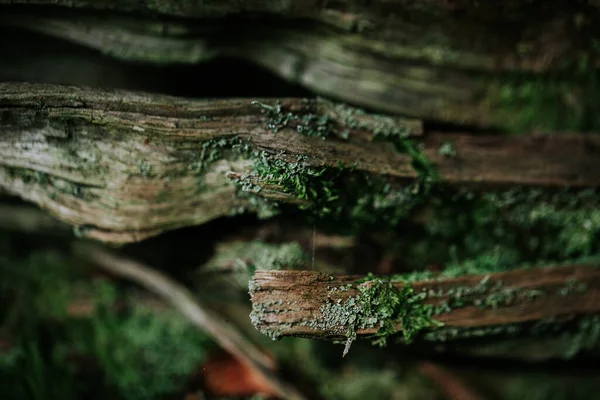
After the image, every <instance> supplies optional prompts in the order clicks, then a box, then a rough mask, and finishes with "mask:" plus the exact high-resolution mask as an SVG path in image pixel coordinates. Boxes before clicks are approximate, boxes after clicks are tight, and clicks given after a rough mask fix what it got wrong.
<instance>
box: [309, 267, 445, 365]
mask: <svg viewBox="0 0 600 400" xmlns="http://www.w3.org/2000/svg"><path fill="white" fill-rule="evenodd" d="M351 287H352V285H349V286H342V287H339V288H338V287H334V288H332V289H331V290H330V292H329V296H333V295H334V294H335V292H336V291H341V292H344V291H348V290H349V289H351ZM357 289H358V294H357V295H356V296H354V297H350V298H348V299H346V300H343V301H342V300H341V299H338V300H333V299H329V300H328V301H327V303H326V304H324V305H323V306H321V313H322V315H323V317H324V319H323V320H321V319H319V320H311V321H307V322H306V324H307V325H309V326H313V327H316V328H319V329H324V330H331V329H332V328H333V329H340V328H343V329H344V330H345V332H340V333H341V334H343V335H345V336H346V337H347V342H346V348H345V350H344V354H346V353H347V352H348V350H349V349H350V346H351V344H352V342H353V341H354V340H355V339H356V331H357V330H359V329H368V328H375V329H376V333H375V334H374V335H373V338H374V343H376V344H379V345H380V346H383V345H385V344H386V338H387V337H388V336H390V335H393V334H395V333H397V332H398V329H397V328H396V324H398V323H400V324H401V325H402V335H403V338H404V341H405V342H406V343H410V342H412V340H413V339H414V338H415V336H416V335H417V333H419V332H420V331H421V330H423V329H426V328H431V327H434V326H440V325H441V324H440V323H439V322H436V321H434V320H433V319H432V317H431V316H432V313H433V307H432V306H430V305H426V304H423V299H424V298H425V296H424V294H422V293H419V294H415V293H414V291H413V289H412V287H411V286H410V284H407V285H405V286H404V287H403V288H401V289H399V288H397V287H395V286H393V285H392V284H391V283H390V282H389V281H384V280H383V279H375V278H373V277H369V278H367V279H366V280H365V281H364V282H362V283H361V284H360V285H359V286H358V288H357Z"/></svg>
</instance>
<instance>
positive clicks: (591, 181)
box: [0, 84, 600, 243]
mask: <svg viewBox="0 0 600 400" xmlns="http://www.w3.org/2000/svg"><path fill="white" fill-rule="evenodd" d="M258 100H260V99H258ZM261 101H262V102H263V103H260V104H262V105H260V104H259V103H254V105H253V104H252V101H251V100H250V99H248V100H242V99H237V100H214V101H210V100H198V101H192V100H185V99H181V98H174V97H163V96H151V95H147V94H136V93H130V92H118V91H115V92H103V91H94V90H88V89H80V88H74V87H64V86H52V85H27V84H2V85H1V86H0V111H1V118H0V127H1V129H2V135H0V154H1V157H0V159H1V161H0V164H1V169H0V187H1V188H2V189H3V190H5V191H7V192H8V193H11V194H14V195H18V196H21V197H22V198H24V199H26V200H28V201H31V202H34V203H36V204H38V205H39V206H41V207H43V208H44V209H46V210H49V211H50V212H51V213H52V214H53V215H54V216H56V217H58V218H59V219H60V220H62V221H65V222H67V223H69V224H71V225H75V226H78V227H79V229H78V232H79V233H81V234H83V235H86V236H89V237H93V238H96V239H99V240H104V241H107V242H114V243H126V242H131V241H137V240H141V239H143V238H146V237H149V236H153V235H156V234H158V233H160V232H164V231H167V230H171V229H175V228H178V227H182V226H190V225H197V224H202V223H204V222H207V221H209V220H212V219H214V218H218V217H221V216H225V215H231V214H235V213H239V212H244V211H250V212H261V211H263V212H272V211H273V207H272V206H273V204H270V205H269V204H266V203H265V200H267V201H271V202H272V201H276V202H278V203H283V204H285V203H288V204H298V205H306V204H309V205H310V203H311V202H314V201H317V202H323V201H325V202H326V203H327V204H325V205H323V204H321V205H320V206H322V207H325V206H326V207H328V208H332V207H333V208H336V209H338V208H339V209H342V210H343V209H344V207H345V205H344V203H343V201H344V199H343V198H337V197H336V196H335V195H334V194H332V193H333V192H331V191H332V190H333V191H335V192H340V191H341V192H343V191H348V192H351V194H352V195H353V197H352V198H354V197H356V196H357V195H359V194H360V193H358V192H356V191H355V190H354V188H353V187H352V186H348V187H346V188H344V185H345V183H344V182H348V181H347V180H343V179H338V180H335V179H334V180H332V175H331V174H327V173H323V171H338V172H340V173H344V174H346V175H348V176H350V177H352V176H355V177H361V179H364V177H370V178H369V179H371V178H373V179H377V180H380V181H381V182H383V183H387V184H388V185H387V186H385V190H384V192H385V196H387V197H388V198H390V196H391V197H393V198H395V197H394V192H393V190H394V188H397V189H398V190H400V188H401V186H400V184H401V183H402V182H401V181H403V180H409V181H412V180H415V179H417V178H419V177H420V176H421V174H422V173H423V172H422V171H419V170H417V169H415V168H414V167H413V162H414V157H415V156H418V157H421V158H422V157H425V158H429V159H430V160H431V161H432V162H433V166H434V167H435V168H437V169H438V170H439V172H440V178H441V179H442V180H443V181H445V182H446V183H449V184H464V183H477V184H484V185H485V184H488V185H490V184H491V185H498V184H514V183H519V184H527V185H538V186H549V185H550V186H564V185H570V186H579V187H582V186H596V185H597V184H598V182H600V175H599V174H600V165H598V163H599V162H600V161H599V160H600V159H599V158H598V157H597V156H596V155H595V153H594V152H593V151H590V149H592V150H593V149H597V148H600V143H599V142H598V140H600V139H598V138H596V137H595V136H587V135H580V136H545V137H507V136H504V137H500V136H495V135H476V136H472V135H445V134H434V133H432V134H428V135H427V136H426V137H424V138H423V139H418V138H419V135H420V134H421V133H422V130H421V129H422V128H421V125H420V123H419V122H418V121H414V120H406V119H403V118H396V117H394V118H392V117H385V116H380V115H375V114H369V113H365V112H364V111H361V110H357V109H352V108H348V107H345V106H340V105H336V104H333V103H329V102H326V101H322V100H311V101H305V100H300V99H283V100H282V101H281V103H280V104H279V105H277V104H276V103H274V102H273V101H271V100H261ZM266 102H269V103H270V104H272V105H266V104H265V103H266ZM265 107H266V108H267V109H265ZM411 136H415V138H413V139H411V138H410V137H411ZM377 138H379V139H381V138H383V139H385V140H384V141H380V140H379V141H378V140H374V139H377ZM386 140H387V141H386ZM414 140H420V141H423V144H424V146H425V148H424V150H423V153H422V154H416V155H415V154H410V153H402V152H398V151H397V148H398V146H397V145H398V144H399V143H400V144H403V145H405V144H407V143H413V141H414ZM448 141H450V142H452V143H454V145H453V146H455V152H456V154H452V155H448V154H446V153H447V152H446V153H444V152H440V147H441V146H442V145H443V144H444V143H445V142H448ZM411 146H413V145H411ZM273 165H275V167H273ZM268 167H269V168H271V169H270V170H265V168H268ZM281 168H283V170H281ZM338 172H336V174H337V173H338ZM274 174H275V175H274ZM277 174H281V175H277ZM350 184H352V179H350V181H349V183H348V185H350ZM315 190H316V192H315ZM363 190H364V187H363ZM312 193H317V194H316V195H313V194H312ZM328 193H329V194H328ZM367 194H369V193H367ZM315 196H317V197H315ZM321 197H323V198H321ZM397 200H398V201H400V200H401V198H400V197H399V198H398V199H397Z"/></svg>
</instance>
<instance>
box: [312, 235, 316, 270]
mask: <svg viewBox="0 0 600 400" xmlns="http://www.w3.org/2000/svg"><path fill="white" fill-rule="evenodd" d="M316 238H317V225H316V224H313V237H312V270H313V271H314V270H315V252H316V245H315V240H316Z"/></svg>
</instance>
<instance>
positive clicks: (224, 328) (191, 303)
mask: <svg viewBox="0 0 600 400" xmlns="http://www.w3.org/2000/svg"><path fill="white" fill-rule="evenodd" d="M86 254H87V257H88V258H90V259H91V260H93V261H94V262H95V263H97V264H98V266H100V267H102V268H104V269H106V270H109V271H111V272H113V273H115V274H118V275H120V276H122V277H125V278H128V279H131V280H133V281H135V282H136V283H138V284H140V285H142V286H143V287H145V288H146V289H148V290H150V291H152V292H154V293H156V294H158V295H159V296H161V297H162V298H164V299H165V300H166V301H168V302H169V303H171V304H172V305H173V306H174V307H175V308H177V309H178V310H179V311H180V312H181V313H182V314H184V315H185V316H186V317H187V318H188V319H189V320H190V322H192V323H193V324H194V325H196V326H197V327H198V328H200V329H202V330H203V331H205V332H207V333H208V334H210V335H211V336H212V337H213V338H214V340H215V341H216V342H217V343H219V344H220V345H221V347H223V349H225V350H226V351H228V352H229V353H231V354H232V355H234V356H235V357H237V358H238V359H239V360H240V361H242V362H244V363H245V364H246V365H248V366H249V367H250V368H252V369H254V370H255V371H256V372H257V373H258V374H260V375H261V376H262V377H263V378H264V379H265V380H266V381H267V382H269V384H270V385H271V386H272V388H273V390H274V391H275V392H276V393H277V394H278V395H279V396H281V397H282V398H286V399H297V400H300V399H305V396H304V395H302V394H301V393H300V392H299V391H298V390H297V389H296V388H294V387H293V386H291V385H290V384H288V383H287V382H284V381H283V380H282V379H281V378H279V377H278V376H277V375H276V374H275V373H274V372H273V371H274V370H275V363H274V362H273V360H271V359H270V358H269V357H267V356H266V355H265V354H264V353H263V352H262V351H260V350H259V349H258V347H257V346H255V345H254V344H253V343H251V342H249V341H248V340H247V339H246V338H245V337H244V336H242V335H241V334H240V333H239V332H238V331H237V330H236V329H235V328H234V327H233V326H231V325H229V324H227V322H226V321H225V320H224V319H223V318H221V317H220V316H219V315H217V314H215V313H214V312H212V311H211V310H207V309H205V308H204V307H202V306H201V305H200V304H199V303H198V301H197V300H196V299H195V297H194V295H193V294H192V293H191V292H190V291H189V290H188V289H187V288H185V287H184V286H182V285H180V284H178V283H176V282H174V281H173V280H172V279H171V278H169V277H167V276H166V275H164V274H162V273H160V272H158V271H156V270H154V269H152V268H150V267H147V266H145V265H143V264H141V263H139V262H136V261H133V260H129V259H126V258H123V257H120V256H117V255H115V254H112V253H110V252H108V251H106V250H103V249H100V248H97V247H91V248H88V249H86Z"/></svg>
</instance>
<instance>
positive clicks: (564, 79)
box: [0, 2, 600, 131]
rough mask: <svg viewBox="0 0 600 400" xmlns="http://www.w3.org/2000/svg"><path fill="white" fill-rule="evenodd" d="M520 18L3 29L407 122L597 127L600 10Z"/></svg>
mask: <svg viewBox="0 0 600 400" xmlns="http://www.w3.org/2000/svg"><path fill="white" fill-rule="evenodd" d="M336 7H337V8H336ZM433 8H434V9H435V7H433ZM515 10H516V11H511V12H508V13H503V12H497V10H494V8H493V7H492V8H489V7H482V8H481V9H479V11H478V12H469V13H460V14H454V13H448V12H437V11H432V10H431V7H429V8H428V7H424V8H419V7H409V6H407V5H406V4H403V3H402V2H401V3H398V4H394V5H388V4H375V5H372V6H369V8H368V9H364V8H361V7H359V6H357V5H355V4H352V3H350V4H337V5H334V6H332V7H329V9H328V10H323V11H321V12H319V13H318V15H316V16H314V17H313V18H311V19H309V20H299V21H296V22H289V21H287V22H285V23H281V21H277V20H268V21H264V20H247V21H246V20H245V21H244V23H242V24H240V23H239V21H236V20H227V19H226V20H218V21H213V22H211V21H203V23H202V24H201V26H199V25H198V24H196V23H192V22H189V21H186V20H176V21H172V22H157V21H155V20H150V19H144V18H143V17H139V18H133V17H124V16H122V15H119V16H116V15H112V16H105V17H99V16H97V15H94V14H90V13H85V12H82V13H75V14H72V13H67V14H63V13H59V12H55V13H52V14H47V13H45V14H43V15H42V14H41V13H36V12H35V10H34V11H26V12H22V11H19V9H13V8H10V7H6V9H5V10H4V11H3V12H2V14H1V17H0V23H2V24H3V25H8V26H17V27H21V28H26V29H30V30H34V31H39V32H42V33H45V34H49V35H52V36H57V37H60V38H64V39H67V40H70V41H74V42H77V43H80V44H83V45H85V46H89V47H92V48H96V49H98V50H100V51H102V52H103V53H106V54H109V55H111V56H113V57H116V58H119V59H123V60H128V61H137V62H145V63H153V64H177V63H198V62H203V61H208V60H211V59H214V58H217V57H222V56H226V57H234V58H238V59H246V60H249V61H250V62H252V63H255V64H258V65H261V66H263V67H266V68H268V69H269V70H271V71H272V72H274V73H276V74H278V75H279V76H281V77H283V78H285V79H287V80H289V81H291V82H294V83H298V84H300V85H303V86H304V87H307V88H309V89H311V90H313V91H314V92H316V93H320V94H322V95H326V96H328V97H331V98H336V99H339V100H342V101H345V102H348V103H352V104H356V105H359V106H364V107H368V108H370V109H374V110H379V111H384V112H389V113H394V114H399V115H407V116H413V117H417V118H423V119H430V120H436V121H443V122H451V123H456V124H468V125H477V126H482V127H496V128H499V129H507V130H513V131H517V130H521V131H532V130H544V129H546V130H560V131H572V130H590V129H595V128H597V127H598V126H600V122H599V121H598V120H597V119H596V117H595V111H594V110H595V109H596V108H597V106H598V98H597V91H598V90H597V89H598V79H597V78H596V75H597V74H596V71H597V68H598V66H599V63H600V61H599V60H600V59H599V53H598V50H597V49H598V41H597V37H598V36H599V35H598V32H597V30H598V28H597V27H598V26H599V25H598V21H600V17H599V16H598V9H597V8H596V7H588V8H586V7H584V6H577V7H573V8H572V9H570V10H565V8H564V7H563V8H561V7H540V8H539V9H537V11H536V10H532V9H531V8H530V7H522V8H519V7H517V8H516V9H515ZM348 20H350V21H351V24H350V26H346V24H347V21H348ZM199 79H206V78H205V77H199ZM547 114H551V115H555V116H556V118H544V115H547Z"/></svg>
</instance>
